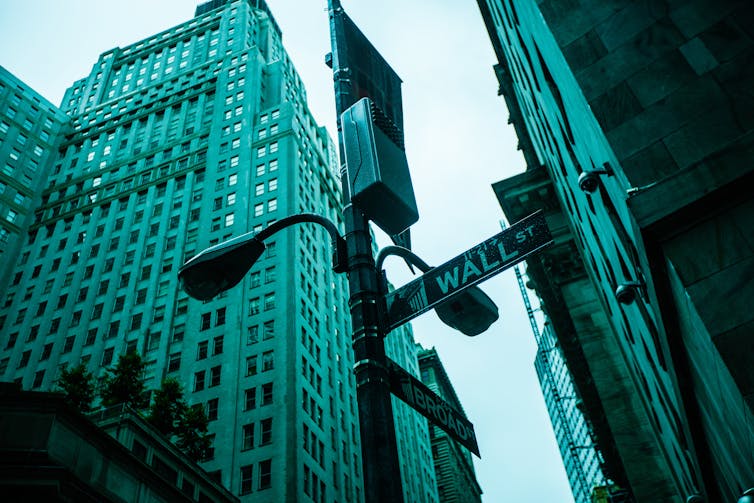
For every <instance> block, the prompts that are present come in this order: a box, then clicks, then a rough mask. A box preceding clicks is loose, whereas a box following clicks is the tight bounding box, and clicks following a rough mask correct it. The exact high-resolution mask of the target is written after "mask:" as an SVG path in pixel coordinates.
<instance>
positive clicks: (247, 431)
mask: <svg viewBox="0 0 754 503" xmlns="http://www.w3.org/2000/svg"><path fill="white" fill-rule="evenodd" d="M241 431H242V439H243V440H242V444H241V450H242V451H248V450H249V449H253V448H254V424H253V423H252V424H245V425H243V427H242V428H241Z"/></svg>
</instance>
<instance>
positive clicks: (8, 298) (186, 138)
mask: <svg viewBox="0 0 754 503" xmlns="http://www.w3.org/2000/svg"><path fill="white" fill-rule="evenodd" d="M323 15H324V14H323ZM322 22H323V23H326V22H327V21H326V16H325V17H323V19H322ZM3 75H4V86H6V87H4V88H3V94H2V96H3V99H4V100H5V99H6V96H9V93H10V91H8V90H7V89H9V87H10V86H11V85H13V86H15V85H16V83H12V84H6V83H5V80H8V81H11V82H13V79H12V78H11V77H5V75H6V74H3ZM28 96H31V98H30V99H31V100H32V101H33V100H34V94H33V92H30V94H29V95H28ZM7 99H10V98H7ZM24 99H25V100H27V101H28V100H29V98H24ZM4 102H5V101H3V103H4ZM45 107H46V106H45ZM61 109H62V112H59V111H51V112H49V114H48V115H49V116H50V117H51V119H50V120H52V121H53V124H54V125H55V127H54V128H53V129H52V130H50V132H49V134H50V137H51V138H52V137H54V136H55V134H56V132H57V130H58V129H60V130H61V131H60V135H58V136H57V138H58V139H57V141H56V142H54V143H52V140H51V143H50V148H51V152H50V154H49V162H48V163H47V164H45V165H44V166H40V173H43V172H45V173H47V174H48V176H41V175H40V181H38V182H36V183H39V184H41V185H39V186H38V187H37V186H35V187H37V188H36V189H34V190H37V192H38V196H37V199H35V203H34V204H30V205H29V206H27V207H26V208H27V210H26V211H27V212H28V213H29V217H30V218H29V221H28V225H27V227H19V228H18V229H16V228H15V227H8V226H6V224H5V223H3V224H2V226H3V229H6V227H7V228H8V229H9V232H11V233H14V235H18V236H19V237H14V238H9V239H8V241H9V242H10V241H11V239H17V240H20V241H21V242H22V244H21V245H14V246H16V248H14V249H13V250H12V253H10V251H9V253H6V254H4V255H3V259H4V260H3V264H6V263H7V264H12V265H10V266H9V267H10V272H9V273H6V275H7V277H8V281H7V288H5V289H4V291H3V292H2V293H3V295H2V297H1V298H2V299H3V302H2V307H0V380H5V381H16V382H17V383H19V384H20V385H21V386H22V387H23V388H24V389H32V390H42V391H46V390H50V389H53V387H54V385H55V380H56V378H57V375H58V370H59V368H60V367H61V366H63V365H76V364H78V363H80V362H83V363H85V364H86V365H87V366H88V368H89V370H90V371H92V372H94V373H95V375H96V376H102V374H103V369H104V368H105V367H107V366H109V365H112V364H113V363H114V362H116V361H117V359H118V357H119V355H122V354H125V353H126V352H128V351H138V352H139V353H140V354H141V355H142V357H143V359H144V360H145V361H146V362H147V373H146V378H147V387H148V388H150V389H156V388H157V387H159V385H160V382H161V381H162V379H164V378H166V377H175V378H177V379H179V380H180V381H181V382H182V383H183V384H184V389H185V392H186V396H187V400H188V402H189V403H201V404H204V406H205V410H206V412H207V414H208V416H209V418H210V427H209V429H210V433H211V434H212V438H213V449H212V453H211V454H210V456H208V458H207V459H205V460H204V461H203V462H202V466H203V467H204V468H205V469H206V470H207V471H208V472H209V473H210V474H211V476H212V477H213V479H214V480H216V481H218V482H220V483H221V484H222V485H223V486H225V487H226V488H228V489H229V490H230V492H231V493H233V494H234V495H236V496H238V497H240V499H241V501H248V502H253V501H291V502H297V501H315V502H325V501H326V502H334V501H337V502H341V503H345V502H359V501H363V495H362V485H363V482H362V461H361V453H360V434H359V422H358V417H357V414H358V408H357V406H356V393H355V382H354V377H353V372H352V366H353V356H352V350H351V341H350V338H351V335H350V320H349V318H348V313H349V310H348V286H347V281H346V278H345V277H344V276H343V275H336V274H335V273H333V272H332V271H331V267H330V257H331V250H330V240H329V236H328V235H327V234H326V232H325V231H324V230H322V229H320V228H319V227H316V226H309V225H300V226H297V227H295V228H291V229H288V230H286V231H283V232H280V233H279V234H276V235H275V236H274V237H273V238H271V239H270V240H268V241H266V245H267V249H266V253H265V255H264V257H263V258H262V259H261V260H260V261H259V262H258V264H257V265H256V266H255V267H254V268H253V269H252V271H251V272H250V273H249V274H248V275H247V276H246V277H245V278H244V279H243V281H242V282H241V283H240V284H239V285H238V286H237V287H235V288H233V289H231V290H229V291H228V292H226V293H223V294H221V295H220V296H218V297H217V298H215V299H213V300H211V301H208V302H199V301H196V300H193V299H190V298H189V297H187V296H186V294H185V293H184V292H182V291H181V289H180V288H179V285H178V279H177V271H178V268H179V267H180V266H181V264H183V263H184V262H185V261H186V260H187V259H188V258H190V257H192V256H193V255H195V254H196V253H197V252H199V251H201V250H202V249H204V248H206V247H208V246H210V245H213V244H216V243H219V242H221V241H223V240H226V239H229V238H231V237H234V236H238V235H240V234H243V233H246V232H250V231H259V230H261V229H263V228H264V227H266V226H267V225H269V224H270V223H272V222H274V221H276V220H277V219H280V218H283V217H285V216H288V215H293V214H296V213H301V212H313V213H317V214H320V215H323V216H325V217H327V218H329V219H330V220H332V221H333V222H335V223H336V225H337V226H338V227H340V228H342V218H341V206H342V202H341V193H340V186H341V184H340V180H339V178H338V176H339V175H338V174H337V162H336V155H335V151H334V146H333V142H332V140H331V138H330V136H329V135H328V134H327V132H326V131H325V129H324V128H323V127H320V126H318V125H317V124H316V122H315V121H314V119H313V117H312V116H311V113H310V112H309V109H308V107H307V101H306V92H305V89H304V86H303V84H302V82H301V80H300V79H299V77H298V75H297V73H296V70H295V68H294V66H293V64H292V62H291V61H290V60H289V58H288V55H287V53H286V51H285V49H284V47H283V45H282V35H281V30H280V28H279V27H278V25H277V24H276V22H275V20H274V18H273V16H272V14H271V13H270V11H269V9H268V7H267V6H266V4H265V2H263V1H262V0H253V1H252V0H236V1H228V2H226V1H218V0H215V1H212V2H207V3H205V4H202V5H200V6H198V7H197V10H196V14H195V16H194V17H193V18H192V19H190V20H188V21H187V22H185V23H183V24H180V25H178V26H175V27H173V28H170V29H168V30H165V31H163V32H161V33H157V34H155V35H154V36H151V37H149V38H147V39H144V40H141V41H139V42H136V43H134V44H131V45H129V46H126V47H117V48H114V49H111V50H109V51H106V52H104V53H103V54H102V55H101V56H100V57H99V59H98V60H97V61H96V62H95V63H94V65H93V67H92V71H91V72H90V74H89V75H87V76H85V77H84V78H82V79H80V80H78V81H76V82H75V83H74V84H73V85H72V86H71V87H70V88H69V89H68V90H67V92H66V93H65V96H64V98H63V102H62V105H61ZM18 112H19V114H20V113H21V110H20V109H19V110H18ZM2 120H3V124H6V123H8V124H9V127H8V132H7V134H11V133H13V132H15V131H17V130H18V125H19V124H18V123H17V122H8V119H7V118H3V119H2ZM35 124H36V122H35ZM45 124H46V123H45ZM20 125H21V127H23V122H22V123H20ZM3 127H4V128H5V126H3ZM35 127H36V126H35ZM45 131H46V130H45ZM2 134H4V135H5V134H6V132H5V131H4V132H3V133H2ZM5 143H6V142H5V137H4V138H3V145H4V146H3V153H4V152H5ZM31 143H32V142H31V139H30V141H29V144H31ZM24 152H25V151H24ZM24 155H28V154H24ZM40 164H42V163H41V162H40ZM43 170H46V171H43ZM3 180H4V179H3ZM3 183H4V184H6V186H7V187H15V186H16V185H15V184H14V183H13V182H8V183H6V182H5V181H3ZM0 187H2V186H0ZM4 190H6V191H10V189H4ZM13 190H15V189H13ZM8 193H11V194H12V192H8ZM32 193H33V191H32V192H30V194H32ZM3 194H5V192H3ZM3 194H0V198H2V202H3V204H5V200H6V198H5V196H4V195H3ZM3 207H4V206H3ZM19 213H20V212H19ZM0 216H3V217H4V218H5V214H2V215H0ZM6 257H8V258H6ZM3 267H5V265H3ZM390 339H391V343H390V344H391V347H392V348H393V349H392V350H393V353H392V354H393V355H394V356H393V358H394V359H396V360H397V361H399V362H400V363H401V364H403V365H404V366H406V367H407V368H409V369H410V370H413V372H414V373H417V372H418V367H417V366H416V355H415V352H414V351H413V338H412V336H411V333H410V330H409V329H406V330H402V331H398V332H397V333H396V335H391V338H390ZM396 355H397V356H396ZM396 417H397V421H398V423H399V429H400V433H399V438H400V439H401V445H400V446H399V449H400V452H401V463H402V472H403V473H404V477H405V478H406V480H404V491H405V492H406V501H409V502H414V501H415V502H425V501H426V502H434V501H436V494H437V492H436V487H435V482H434V472H433V471H432V461H431V456H430V448H429V437H428V430H427V425H426V420H424V419H423V418H421V417H420V416H418V415H417V414H416V413H415V412H413V411H411V410H408V409H406V408H401V407H397V408H396ZM126 447H128V448H132V447H133V446H129V445H127V446H126Z"/></svg>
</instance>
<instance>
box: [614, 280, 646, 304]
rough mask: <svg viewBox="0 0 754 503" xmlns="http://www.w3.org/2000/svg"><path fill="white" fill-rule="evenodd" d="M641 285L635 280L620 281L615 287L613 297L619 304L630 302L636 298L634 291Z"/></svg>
mask: <svg viewBox="0 0 754 503" xmlns="http://www.w3.org/2000/svg"><path fill="white" fill-rule="evenodd" d="M640 286H641V285H640V284H639V283H636V282H631V283H621V284H620V285H618V288H616V289H615V298H616V300H617V301H618V302H620V303H621V304H630V303H632V302H633V301H634V300H636V293H637V290H638V288H639V287H640Z"/></svg>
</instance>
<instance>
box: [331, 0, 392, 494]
mask: <svg viewBox="0 0 754 503" xmlns="http://www.w3.org/2000/svg"><path fill="white" fill-rule="evenodd" d="M328 11H329V16H330V37H331V44H332V65H333V77H334V85H335V104H336V113H337V127H338V146H339V155H340V157H339V159H340V167H341V168H340V169H341V181H342V188H343V197H344V209H343V217H344V221H345V240H346V249H347V257H348V258H347V264H348V265H347V268H348V269H347V272H348V286H349V292H350V297H349V301H348V304H349V308H350V312H351V329H352V344H353V352H354V361H355V364H354V373H355V377H356V399H357V401H358V406H359V427H360V430H361V456H362V462H363V476H364V477H363V480H364V496H365V501H366V503H388V502H389V503H402V502H403V487H402V484H401V472H400V466H399V465H400V462H399V459H398V448H397V445H396V437H395V424H394V422H393V421H394V419H393V405H392V401H391V395H390V385H389V382H388V374H387V369H386V367H385V361H386V360H385V344H384V334H382V333H381V331H380V326H381V324H380V323H379V313H378V310H377V302H378V300H379V292H378V282H377V269H376V268H375V264H374V258H373V256H372V239H371V235H370V232H369V224H368V221H367V219H366V217H365V216H364V214H363V213H362V212H361V211H360V210H359V209H358V208H357V207H356V206H354V205H353V204H352V203H351V201H350V193H349V188H348V175H347V166H346V163H345V158H344V154H343V138H342V132H341V125H340V113H341V112H343V111H344V110H345V109H346V108H348V106H350V105H351V104H352V103H350V102H349V101H351V100H350V99H349V97H350V96H351V88H350V87H351V81H350V78H349V75H348V71H349V70H348V68H342V67H341V66H340V57H341V55H340V54H339V52H338V42H339V40H338V37H340V43H342V37H343V33H342V23H340V22H338V20H337V19H336V16H339V15H340V14H341V13H342V8H341V6H340V2H339V0H328ZM352 101H355V100H352Z"/></svg>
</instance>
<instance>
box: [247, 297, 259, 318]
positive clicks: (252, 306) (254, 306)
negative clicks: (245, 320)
mask: <svg viewBox="0 0 754 503" xmlns="http://www.w3.org/2000/svg"><path fill="white" fill-rule="evenodd" d="M254 314H259V297H254V298H253V299H250V300H249V315H254Z"/></svg>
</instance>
